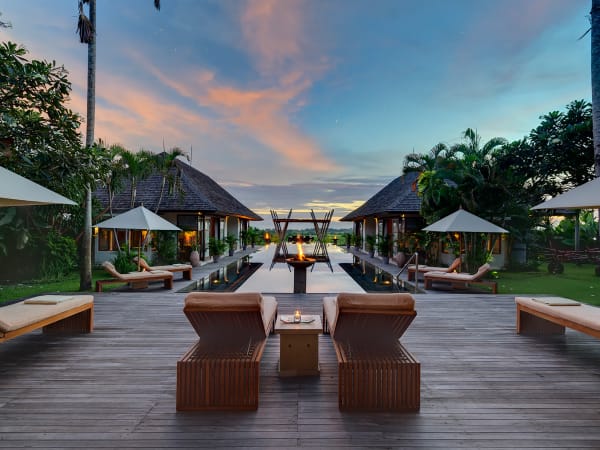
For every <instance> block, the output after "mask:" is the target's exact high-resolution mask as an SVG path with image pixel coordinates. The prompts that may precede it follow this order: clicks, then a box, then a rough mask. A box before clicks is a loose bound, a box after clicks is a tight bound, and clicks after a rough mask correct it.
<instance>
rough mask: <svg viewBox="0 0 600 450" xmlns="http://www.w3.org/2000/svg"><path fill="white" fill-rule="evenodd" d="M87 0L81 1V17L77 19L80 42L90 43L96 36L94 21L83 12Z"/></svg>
mask: <svg viewBox="0 0 600 450" xmlns="http://www.w3.org/2000/svg"><path fill="white" fill-rule="evenodd" d="M86 2H87V0H80V1H79V19H78V20H77V33H78V34H79V42H81V43H82V44H89V43H90V42H92V39H93V38H94V27H93V26H92V22H90V19H88V17H87V16H86V15H85V13H84V12H83V4H84V3H86Z"/></svg>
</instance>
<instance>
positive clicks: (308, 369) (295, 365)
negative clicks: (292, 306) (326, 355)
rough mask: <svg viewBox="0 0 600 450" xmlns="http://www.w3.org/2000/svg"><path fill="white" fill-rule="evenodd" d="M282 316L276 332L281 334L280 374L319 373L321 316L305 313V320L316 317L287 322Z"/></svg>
mask: <svg viewBox="0 0 600 450" xmlns="http://www.w3.org/2000/svg"><path fill="white" fill-rule="evenodd" d="M281 317H282V316H279V317H278V318H277V322H276V323H275V333H277V334H279V335H280V336H279V376H281V377H297V376H309V375H319V373H320V370H319V334H321V332H322V331H323V325H322V322H321V316H308V315H303V316H302V319H303V320H307V319H314V320H313V321H312V322H310V323H304V322H303V323H286V322H283V321H282V320H281ZM283 317H289V316H286V315H283Z"/></svg>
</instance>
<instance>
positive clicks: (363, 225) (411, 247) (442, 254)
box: [340, 172, 508, 268]
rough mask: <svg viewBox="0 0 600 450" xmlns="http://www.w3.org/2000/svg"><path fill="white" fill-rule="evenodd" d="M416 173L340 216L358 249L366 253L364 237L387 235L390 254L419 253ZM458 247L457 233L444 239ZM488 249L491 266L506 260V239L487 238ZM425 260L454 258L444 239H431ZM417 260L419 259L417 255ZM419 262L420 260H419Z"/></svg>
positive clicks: (438, 261) (420, 223) (437, 261)
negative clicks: (347, 226)
mask: <svg viewBox="0 0 600 450" xmlns="http://www.w3.org/2000/svg"><path fill="white" fill-rule="evenodd" d="M418 178H419V173H418V172H408V173H406V174H404V175H401V176H399V177H398V178H396V179H394V180H393V181H392V182H390V183H389V184H388V185H387V186H385V187H384V188H383V189H381V190H380V191H379V192H377V193H376V194H375V195H373V196H372V197H371V198H370V199H368V200H367V201H366V202H365V203H364V204H363V205H362V206H360V207H359V208H357V209H355V210H354V211H352V212H351V213H350V214H347V215H346V216H344V217H342V218H341V219H340V220H341V221H347V222H353V224H354V225H353V230H354V236H358V239H359V241H360V242H361V248H362V249H363V250H367V247H366V238H367V236H391V237H392V240H393V243H394V246H393V255H396V254H397V253H399V252H405V253H409V254H411V253H413V252H414V251H415V250H417V249H419V248H420V249H421V250H423V246H424V242H418V240H417V239H415V236H416V235H415V233H416V232H420V231H421V230H422V229H423V228H424V227H425V226H426V223H425V219H424V218H423V217H422V216H421V213H420V211H421V198H420V197H419V195H418V188H417V179H418ZM447 238H450V240H451V241H454V243H455V244H456V247H460V245H459V240H460V239H461V236H460V235H459V233H452V234H451V235H449V236H447ZM487 245H488V250H490V251H491V253H492V255H493V261H492V262H491V264H492V267H494V268H498V267H502V266H504V265H505V263H506V261H507V260H508V241H507V240H506V236H505V235H502V236H499V235H495V236H492V235H490V236H489V238H488V244H487ZM423 256H425V257H429V259H433V262H434V263H435V264H436V265H438V264H445V265H450V263H451V262H452V261H453V260H454V258H455V255H454V254H453V250H452V248H451V246H449V244H448V240H447V239H446V240H443V239H439V240H435V241H434V242H433V243H430V244H429V245H428V247H427V248H426V255H423ZM420 257H421V256H420ZM421 261H423V260H422V259H421Z"/></svg>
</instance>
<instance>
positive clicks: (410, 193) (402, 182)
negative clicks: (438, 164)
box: [340, 172, 421, 222]
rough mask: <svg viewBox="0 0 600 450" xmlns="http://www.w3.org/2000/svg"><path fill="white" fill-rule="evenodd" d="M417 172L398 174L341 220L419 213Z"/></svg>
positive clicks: (419, 201)
mask: <svg viewBox="0 0 600 450" xmlns="http://www.w3.org/2000/svg"><path fill="white" fill-rule="evenodd" d="M418 177H419V174H418V172H409V173H407V174H406V175H402V176H399V177H398V178H396V179H395V180H393V181H392V182H391V183H390V184H388V185H387V186H385V187H384V188H383V189H381V190H380V191H379V192H377V194H375V195H374V196H373V197H371V198H370V199H369V200H367V201H366V202H365V203H364V204H363V205H362V206H360V207H359V208H357V209H355V210H354V211H352V212H351V213H350V214H347V215H346V216H344V217H342V218H341V219H340V220H341V221H347V222H350V221H354V220H361V219H364V218H366V217H386V216H387V217H390V216H399V215H401V214H419V212H420V211H421V198H420V197H419V196H418V194H417V178H418Z"/></svg>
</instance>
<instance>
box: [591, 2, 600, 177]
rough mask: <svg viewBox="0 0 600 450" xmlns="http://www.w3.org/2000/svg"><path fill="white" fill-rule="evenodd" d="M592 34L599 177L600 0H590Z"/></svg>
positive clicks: (599, 172) (599, 171) (593, 103)
mask: <svg viewBox="0 0 600 450" xmlns="http://www.w3.org/2000/svg"><path fill="white" fill-rule="evenodd" d="M590 21H591V24H592V26H591V33H592V55H591V59H592V60H591V68H592V121H593V132H594V163H595V164H594V165H595V167H596V177H600V0H592V10H591V11H590Z"/></svg>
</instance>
